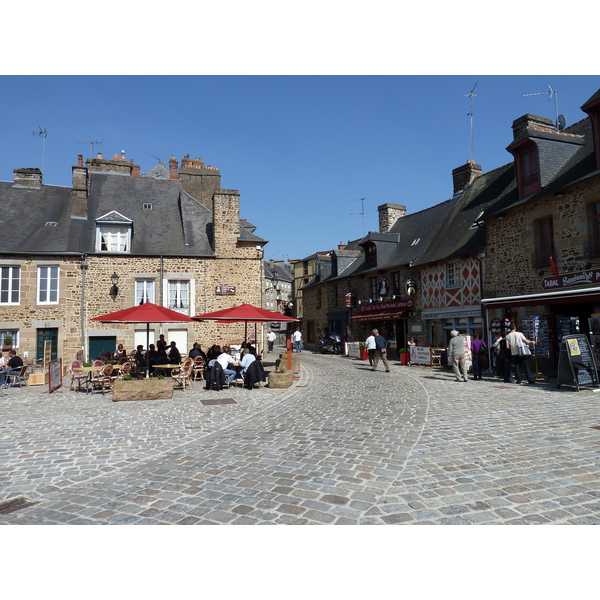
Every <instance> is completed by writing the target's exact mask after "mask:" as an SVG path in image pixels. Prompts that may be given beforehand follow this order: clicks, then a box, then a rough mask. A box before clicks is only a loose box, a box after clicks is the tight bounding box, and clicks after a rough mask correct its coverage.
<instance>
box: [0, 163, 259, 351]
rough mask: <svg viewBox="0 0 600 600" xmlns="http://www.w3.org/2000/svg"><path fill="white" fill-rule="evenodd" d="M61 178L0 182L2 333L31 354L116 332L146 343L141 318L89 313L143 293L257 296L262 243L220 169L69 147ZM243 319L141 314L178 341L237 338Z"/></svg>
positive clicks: (103, 341) (209, 306) (156, 299)
mask: <svg viewBox="0 0 600 600" xmlns="http://www.w3.org/2000/svg"><path fill="white" fill-rule="evenodd" d="M72 171H73V185H72V187H71V188H68V187H60V186H50V185H44V183H43V181H42V173H41V172H40V170H39V169H31V168H28V169H16V170H15V171H14V181H13V182H0V204H1V206H2V217H1V223H0V228H1V231H2V235H1V236H0V274H1V278H0V324H1V325H0V330H1V331H2V332H3V333H1V334H0V335H2V336H3V337H4V336H5V335H6V334H7V333H8V334H11V335H12V337H13V345H14V346H17V348H18V350H19V352H20V353H22V354H23V353H28V355H29V357H31V358H34V357H35V358H37V359H40V358H41V353H42V349H43V345H44V341H46V340H50V341H51V343H52V355H53V357H57V356H58V357H63V359H65V360H66V361H70V360H72V359H74V358H75V356H76V354H77V353H79V352H81V351H82V352H83V355H84V357H85V358H86V359H87V358H92V359H93V358H95V357H96V356H97V355H98V354H99V352H100V351H102V350H107V351H112V350H114V349H115V346H116V344H117V343H123V344H124V346H125V348H126V349H128V350H133V349H134V348H135V346H136V345H137V344H143V345H144V346H145V344H146V327H145V325H143V326H142V325H140V326H139V327H138V326H137V325H123V326H120V325H119V326H117V325H114V324H111V325H107V324H102V323H98V322H95V321H90V319H91V318H92V317H96V316H99V315H102V314H106V313H109V312H114V311H116V310H119V309H122V308H127V307H130V306H133V305H136V304H140V303H142V302H153V303H155V304H160V305H164V306H168V307H169V308H173V309H175V310H177V311H179V312H181V313H182V314H186V315H189V316H193V315H195V314H199V313H204V312H209V311H214V310H219V309H222V308H228V307H230V306H235V305H237V304H242V303H245V302H248V303H251V304H256V305H260V304H261V301H262V289H261V287H262V269H263V246H264V245H265V243H266V241H265V240H263V239H262V238H260V237H258V236H257V235H256V234H255V233H254V226H253V225H252V224H251V223H249V222H248V221H246V220H244V219H240V194H239V192H238V191H237V190H224V189H221V186H220V177H221V175H220V171H219V170H218V169H216V168H214V167H211V166H206V165H204V163H203V162H202V161H201V160H200V159H195V160H192V159H190V158H189V156H186V157H185V158H184V159H183V160H182V161H181V167H179V165H178V161H177V160H176V159H175V158H174V157H173V158H171V160H170V161H169V167H168V169H167V167H166V165H163V164H160V165H157V166H156V167H155V168H154V169H151V170H150V171H148V172H147V173H143V174H141V173H140V167H139V166H138V165H136V164H134V162H133V161H131V160H127V159H126V157H125V154H124V153H122V154H121V155H120V156H117V155H115V156H114V157H113V158H112V159H104V158H103V157H102V155H101V154H99V155H98V156H97V158H93V159H87V160H86V162H85V164H84V163H83V157H82V156H81V155H79V157H78V162H77V165H75V166H74V167H73V168H72ZM243 331H244V329H243V325H239V326H238V325H215V324H214V323H210V322H204V323H194V324H186V323H169V324H156V325H151V338H152V339H151V342H152V341H153V340H154V339H155V338H158V335H159V334H160V333H163V334H164V335H165V337H166V338H167V340H168V341H172V340H173V341H176V343H177V346H178V347H179V348H180V350H182V351H184V352H187V350H188V349H189V347H190V346H191V344H192V343H193V342H194V341H200V343H201V344H202V345H207V344H212V343H214V342H224V341H228V340H229V339H232V338H241V337H243Z"/></svg>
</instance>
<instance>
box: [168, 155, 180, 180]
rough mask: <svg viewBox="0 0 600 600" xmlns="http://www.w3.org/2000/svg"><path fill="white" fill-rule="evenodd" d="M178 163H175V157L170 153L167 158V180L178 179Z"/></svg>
mask: <svg viewBox="0 0 600 600" xmlns="http://www.w3.org/2000/svg"><path fill="white" fill-rule="evenodd" d="M178 169H179V165H178V164H177V159H176V158H175V155H174V154H171V159H170V160H169V180H170V181H177V180H178V179H179V175H178V172H177V171H178Z"/></svg>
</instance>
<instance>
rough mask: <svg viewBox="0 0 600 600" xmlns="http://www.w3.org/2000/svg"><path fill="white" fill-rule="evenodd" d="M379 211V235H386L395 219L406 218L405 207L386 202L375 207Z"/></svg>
mask: <svg viewBox="0 0 600 600" xmlns="http://www.w3.org/2000/svg"><path fill="white" fill-rule="evenodd" d="M377 210H378V211H379V233H386V232H387V231H389V230H390V228H391V227H392V225H393V224H394V223H395V222H396V220H397V219H400V218H402V217H405V216H406V206H403V205H402V204H395V203H393V202H388V203H387V204H382V205H381V206H378V207H377Z"/></svg>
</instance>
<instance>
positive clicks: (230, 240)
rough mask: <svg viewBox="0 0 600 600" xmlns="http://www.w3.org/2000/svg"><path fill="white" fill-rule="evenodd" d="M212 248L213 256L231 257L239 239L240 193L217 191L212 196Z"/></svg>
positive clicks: (235, 191)
mask: <svg viewBox="0 0 600 600" xmlns="http://www.w3.org/2000/svg"><path fill="white" fill-rule="evenodd" d="M211 208H212V213H213V247H214V250H215V255H216V256H217V257H219V256H231V255H232V254H231V253H232V251H233V250H234V249H235V248H236V247H237V243H238V238H239V237H240V193H239V192H238V191H237V190H218V191H217V192H216V193H214V194H213V202H212V206H211Z"/></svg>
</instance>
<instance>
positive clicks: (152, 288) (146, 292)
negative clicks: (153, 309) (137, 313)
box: [135, 279, 156, 306]
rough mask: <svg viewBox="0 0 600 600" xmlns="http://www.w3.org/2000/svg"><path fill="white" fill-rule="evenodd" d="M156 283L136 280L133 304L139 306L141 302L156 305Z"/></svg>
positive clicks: (150, 280)
mask: <svg viewBox="0 0 600 600" xmlns="http://www.w3.org/2000/svg"><path fill="white" fill-rule="evenodd" d="M155 298H156V282H155V281H154V279H136V280H135V304H136V306H137V305H140V304H142V301H143V303H144V304H146V302H151V303H152V304H156V300H155Z"/></svg>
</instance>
